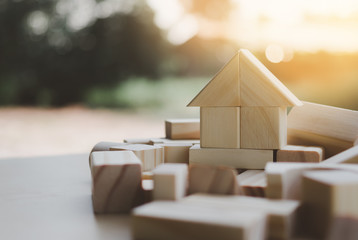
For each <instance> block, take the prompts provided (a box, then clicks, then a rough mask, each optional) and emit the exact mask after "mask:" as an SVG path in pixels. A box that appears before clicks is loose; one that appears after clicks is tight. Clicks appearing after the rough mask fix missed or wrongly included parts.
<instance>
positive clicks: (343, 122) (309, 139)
mask: <svg viewBox="0 0 358 240" xmlns="http://www.w3.org/2000/svg"><path fill="white" fill-rule="evenodd" d="M357 122H358V111H352V110H348V109H343V108H336V107H331V106H326V105H321V104H315V103H310V102H304V105H303V106H302V107H295V108H293V109H292V110H291V112H290V113H289V115H288V143H289V144H293V145H317V146H322V147H324V148H325V150H326V157H331V156H333V155H335V154H337V153H339V152H341V151H343V150H346V149H347V148H349V147H352V146H353V142H354V141H355V140H356V139H357V136H358V125H357Z"/></svg>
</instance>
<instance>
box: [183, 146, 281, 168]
mask: <svg viewBox="0 0 358 240" xmlns="http://www.w3.org/2000/svg"><path fill="white" fill-rule="evenodd" d="M273 155H274V150H262V149H259V150H256V149H239V148H238V149H224V148H200V146H199V145H194V146H193V147H191V148H190V150H189V164H206V165H215V166H227V167H232V168H240V169H264V168H265V166H266V163H268V162H273Z"/></svg>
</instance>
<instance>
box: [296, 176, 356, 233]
mask: <svg viewBox="0 0 358 240" xmlns="http://www.w3.org/2000/svg"><path fill="white" fill-rule="evenodd" d="M302 184H303V188H302V189H303V190H302V202H303V207H304V214H305V219H306V227H307V229H308V231H309V232H310V233H312V234H313V235H312V236H314V237H317V238H326V237H327V234H328V233H329V230H330V227H331V224H332V223H333V220H334V217H350V218H356V219H357V218H358V207H357V202H358V174H356V173H351V172H347V171H340V170H332V171H308V172H305V173H304V174H303V180H302Z"/></svg>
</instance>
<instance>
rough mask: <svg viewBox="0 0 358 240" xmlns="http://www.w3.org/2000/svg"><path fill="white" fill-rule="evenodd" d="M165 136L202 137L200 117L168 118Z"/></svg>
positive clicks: (181, 137)
mask: <svg viewBox="0 0 358 240" xmlns="http://www.w3.org/2000/svg"><path fill="white" fill-rule="evenodd" d="M165 136H166V138H168V139H200V119H167V120H165Z"/></svg>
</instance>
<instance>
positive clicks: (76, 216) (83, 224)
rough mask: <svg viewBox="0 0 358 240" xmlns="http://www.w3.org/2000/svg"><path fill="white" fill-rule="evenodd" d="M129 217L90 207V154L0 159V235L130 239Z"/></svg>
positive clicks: (0, 237)
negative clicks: (98, 213) (100, 213)
mask: <svg viewBox="0 0 358 240" xmlns="http://www.w3.org/2000/svg"><path fill="white" fill-rule="evenodd" d="M129 219H130V218H129V216H123V215H95V214H93V212H92V201H91V176H90V170H89V166H88V154H78V155H66V156H51V157H38V158H17V159H0V239H12V240H17V239H21V240H23V239H36V240H41V239H46V240H48V239H52V240H56V239H61V240H63V239H68V240H71V239H76V240H78V239H86V240H92V239H93V240H95V239H101V240H107V239H109V240H110V239H121V240H126V239H131V234H130V224H129V222H130V221H129Z"/></svg>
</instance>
